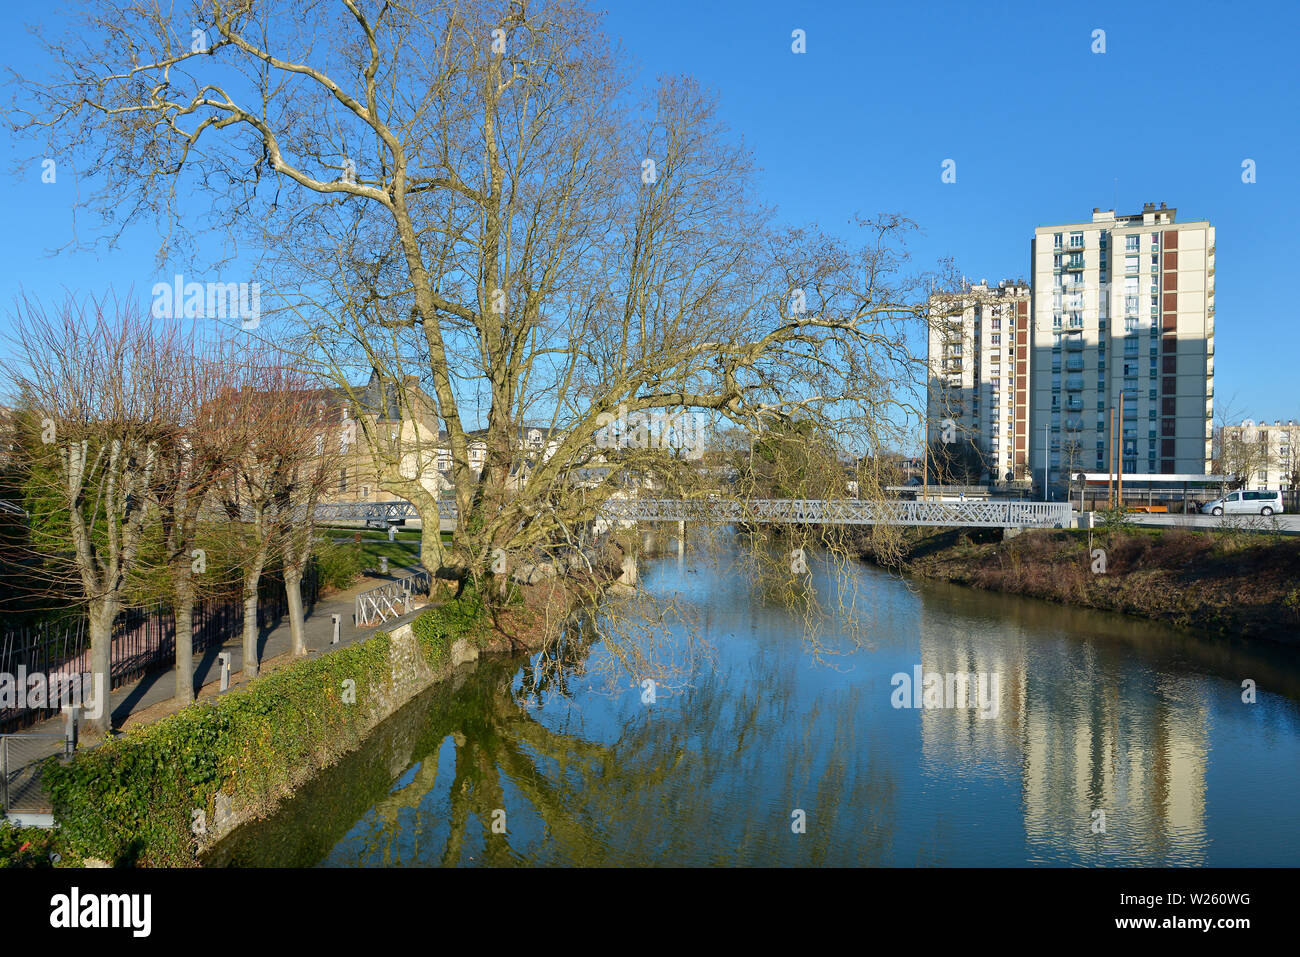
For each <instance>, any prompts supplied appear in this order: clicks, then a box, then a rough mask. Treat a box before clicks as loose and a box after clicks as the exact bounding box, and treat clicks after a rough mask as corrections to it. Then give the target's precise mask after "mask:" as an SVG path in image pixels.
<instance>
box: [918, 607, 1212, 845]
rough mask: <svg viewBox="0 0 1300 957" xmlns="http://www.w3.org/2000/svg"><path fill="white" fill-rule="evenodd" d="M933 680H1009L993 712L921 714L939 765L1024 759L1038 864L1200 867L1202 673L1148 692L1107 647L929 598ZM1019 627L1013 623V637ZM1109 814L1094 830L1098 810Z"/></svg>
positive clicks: (926, 634) (1155, 684) (924, 628)
mask: <svg viewBox="0 0 1300 957" xmlns="http://www.w3.org/2000/svg"><path fill="white" fill-rule="evenodd" d="M920 625H921V654H920V659H921V665H922V667H923V669H924V671H926V672H930V671H934V672H939V673H949V672H957V671H963V670H964V671H967V672H971V671H974V672H991V671H997V672H1000V674H1001V700H1000V702H999V708H998V714H997V717H996V718H981V717H980V716H979V712H978V710H976V709H975V708H973V707H971V708H968V709H933V710H932V709H925V710H923V711H922V712H921V729H922V731H921V740H922V752H923V755H924V758H925V761H926V764H927V765H929V766H931V767H942V766H945V765H947V766H949V767H951V768H962V767H966V768H970V769H971V770H972V773H985V774H986V773H987V769H988V768H989V765H990V764H999V765H1002V764H1004V762H1005V764H1006V765H1007V766H1011V764H1012V762H1016V763H1018V764H1019V767H1020V772H1021V781H1022V795H1023V803H1024V823H1025V839H1026V844H1027V849H1028V851H1029V858H1030V860H1050V861H1060V860H1089V859H1091V858H1092V857H1094V856H1095V855H1097V854H1099V853H1104V854H1105V855H1106V857H1107V859H1108V860H1112V861H1113V860H1114V859H1115V858H1119V859H1122V860H1131V861H1133V862H1134V863H1150V864H1155V863H1169V864H1195V863H1199V862H1201V860H1202V858H1203V851H1204V848H1205V845H1206V834H1205V756H1206V750H1207V746H1208V744H1207V742H1208V732H1207V722H1208V711H1207V708H1206V707H1205V705H1204V704H1203V703H1202V702H1203V693H1202V689H1201V687H1200V684H1201V679H1199V678H1197V677H1196V676H1188V677H1186V678H1181V679H1180V678H1169V677H1164V678H1157V677H1156V676H1154V675H1147V674H1146V673H1143V674H1144V677H1146V678H1147V680H1148V682H1149V683H1145V684H1138V683H1137V681H1136V680H1135V679H1133V678H1132V677H1125V674H1126V673H1127V674H1130V675H1131V674H1132V671H1131V669H1126V668H1123V667H1120V662H1119V661H1117V660H1116V659H1117V658H1118V657H1119V656H1121V655H1124V654H1126V652H1124V651H1121V650H1119V649H1114V650H1112V649H1110V648H1109V647H1107V646H1106V645H1105V644H1096V645H1091V644H1090V645H1084V644H1081V643H1079V642H1078V641H1075V640H1072V639H1068V638H1067V639H1053V638H1050V637H1042V638H1033V639H1026V638H1025V637H1024V633H1023V632H1022V631H1021V630H1020V629H1018V628H1015V624H1014V619H1012V618H1007V617H999V618H998V619H997V620H996V621H994V620H992V619H984V618H982V617H977V616H975V615H967V614H963V609H962V608H959V607H953V605H951V604H950V603H948V602H947V601H943V602H939V603H935V604H934V605H932V606H931V604H930V603H929V602H926V601H923V602H922V603H921V622H920ZM1012 629H1015V630H1014V631H1013V630H1012ZM1098 809H1100V810H1103V811H1105V814H1106V832H1105V833H1104V834H1094V833H1093V832H1092V829H1091V826H1092V823H1093V820H1094V819H1093V817H1092V812H1093V811H1094V810H1098Z"/></svg>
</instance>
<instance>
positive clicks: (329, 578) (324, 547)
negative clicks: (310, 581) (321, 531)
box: [312, 536, 361, 591]
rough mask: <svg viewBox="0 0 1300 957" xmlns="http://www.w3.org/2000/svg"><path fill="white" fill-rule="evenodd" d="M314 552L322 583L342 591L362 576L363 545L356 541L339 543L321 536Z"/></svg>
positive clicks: (313, 549)
mask: <svg viewBox="0 0 1300 957" xmlns="http://www.w3.org/2000/svg"><path fill="white" fill-rule="evenodd" d="M312 554H313V556H314V557H315V559H316V566H317V568H319V569H320V581H321V584H322V585H325V586H327V587H329V588H337V589H339V590H340V591H342V590H343V589H345V588H350V587H351V586H352V583H353V582H355V581H356V580H357V579H358V578H360V577H361V546H360V545H358V544H356V543H355V542H345V543H342V544H337V543H335V542H333V541H331V540H330V539H329V538H327V537H325V536H321V537H319V538H317V539H316V542H315V544H314V545H313V546H312Z"/></svg>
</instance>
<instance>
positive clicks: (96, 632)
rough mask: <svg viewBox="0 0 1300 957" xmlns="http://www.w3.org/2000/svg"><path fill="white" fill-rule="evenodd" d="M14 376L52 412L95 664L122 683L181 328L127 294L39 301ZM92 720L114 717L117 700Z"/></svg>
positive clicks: (23, 322) (104, 723) (45, 425)
mask: <svg viewBox="0 0 1300 957" xmlns="http://www.w3.org/2000/svg"><path fill="white" fill-rule="evenodd" d="M14 338H15V345H16V347H17V348H16V356H15V358H14V360H12V361H11V362H10V363H9V371H10V375H11V377H12V379H13V381H14V382H15V384H16V385H17V386H18V388H19V389H21V390H22V391H24V392H25V393H26V394H27V396H29V397H30V399H31V401H32V403H33V404H34V406H35V408H36V409H38V410H39V411H40V412H41V413H42V423H41V427H42V436H41V437H42V441H43V443H44V444H45V447H46V450H47V451H46V453H45V458H46V462H45V464H46V465H47V466H48V468H49V471H48V473H47V474H51V475H53V476H55V477H56V478H57V487H56V488H55V489H54V490H53V492H54V494H53V496H52V500H53V501H55V502H56V503H57V507H58V508H59V509H60V510H61V511H62V512H64V513H66V517H67V522H68V534H69V537H70V540H71V545H72V562H73V564H74V567H75V580H76V582H77V583H78V584H79V586H80V594H81V598H82V600H83V601H84V602H85V605H86V610H87V617H88V625H89V629H88V630H89V634H90V663H91V672H92V673H93V675H94V676H95V680H96V682H102V684H101V685H99V687H101V688H102V689H103V693H104V695H105V697H106V696H107V695H108V692H109V691H110V689H111V688H112V676H111V658H112V640H113V624H114V621H115V620H116V618H117V615H118V612H119V611H120V610H121V609H122V607H123V598H124V594H125V591H126V587H127V583H128V579H129V577H130V576H131V574H132V572H133V571H135V569H136V565H137V558H138V555H139V551H140V548H141V545H142V543H143V541H144V539H145V536H146V533H147V531H148V518H149V515H150V501H151V498H150V493H151V491H152V489H153V487H154V483H155V481H156V475H157V471H158V467H159V458H160V454H161V450H162V449H163V448H164V446H166V445H167V444H169V443H170V442H171V441H172V440H173V439H174V435H175V429H174V423H175V418H174V412H175V410H174V409H172V408H171V407H170V406H169V401H170V399H171V398H172V397H173V394H172V391H171V388H172V385H173V384H174V378H173V376H174V374H175V371H176V355H177V350H178V345H179V343H180V336H179V332H178V329H177V326H176V325H175V324H174V323H170V322H166V321H158V320H150V319H149V318H148V316H147V315H146V314H145V312H144V311H143V310H142V309H140V308H139V307H137V306H133V305H131V304H129V303H121V304H119V303H117V302H114V301H111V300H108V299H102V300H98V301H97V300H94V299H88V300H82V301H76V300H72V299H69V300H68V301H67V302H65V303H64V304H63V305H62V306H61V308H60V309H59V310H58V311H57V312H53V313H51V312H49V311H47V310H46V309H45V308H44V307H42V306H41V305H39V304H37V303H34V302H32V301H25V302H23V303H22V304H21V306H20V308H19V310H18V315H17V320H16V323H15V337H14ZM96 704H97V706H98V710H99V714H98V716H97V717H96V718H94V719H93V726H95V727H96V728H98V729H99V730H101V731H107V730H108V729H109V728H110V726H111V719H112V715H111V709H110V708H109V707H108V702H107V701H106V700H105V701H101V702H97V703H96Z"/></svg>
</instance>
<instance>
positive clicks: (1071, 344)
mask: <svg viewBox="0 0 1300 957" xmlns="http://www.w3.org/2000/svg"><path fill="white" fill-rule="evenodd" d="M1061 344H1062V345H1064V346H1065V349H1066V351H1067V352H1082V351H1083V336H1066V337H1065V338H1063V339H1062V340H1061Z"/></svg>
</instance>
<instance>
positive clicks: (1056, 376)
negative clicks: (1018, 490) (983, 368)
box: [1029, 203, 1214, 494]
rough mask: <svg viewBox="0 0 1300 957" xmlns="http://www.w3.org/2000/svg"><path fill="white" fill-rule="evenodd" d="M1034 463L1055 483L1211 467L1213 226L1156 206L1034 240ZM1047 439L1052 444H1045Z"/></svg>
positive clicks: (1105, 214) (1049, 231)
mask: <svg viewBox="0 0 1300 957" xmlns="http://www.w3.org/2000/svg"><path fill="white" fill-rule="evenodd" d="M1032 259H1033V330H1032V337H1031V339H1032V353H1031V362H1030V376H1031V381H1032V390H1031V396H1030V407H1031V413H1030V438H1029V447H1030V461H1031V465H1032V468H1033V473H1034V477H1035V480H1036V481H1040V482H1041V481H1042V478H1043V471H1044V448H1046V450H1047V458H1048V463H1047V469H1048V475H1047V482H1048V485H1049V487H1052V488H1054V489H1056V490H1057V494H1059V489H1060V488H1061V487H1063V486H1064V484H1065V482H1066V481H1068V478H1069V475H1070V474H1072V473H1075V472H1080V471H1084V472H1097V471H1105V470H1107V469H1108V467H1109V465H1110V446H1109V445H1108V442H1109V441H1110V440H1111V434H1112V433H1111V432H1110V429H1111V424H1110V417H1111V411H1112V410H1115V414H1116V416H1117V417H1118V415H1119V405H1120V394H1121V393H1123V395H1124V409H1123V418H1122V420H1117V422H1116V425H1115V429H1116V430H1119V429H1120V428H1122V429H1123V433H1122V434H1123V467H1124V471H1125V472H1126V473H1128V474H1134V473H1164V474H1168V473H1175V472H1177V473H1192V474H1205V473H1206V472H1207V471H1209V466H1210V459H1211V437H1212V417H1213V415H1212V414H1213V396H1214V227H1213V226H1211V225H1210V224H1209V223H1208V222H1204V221H1200V222H1189V223H1178V222H1175V210H1173V209H1168V208H1166V207H1165V205H1164V204H1163V203H1161V204H1160V207H1159V208H1158V209H1157V208H1156V206H1155V204H1154V203H1147V204H1146V205H1145V206H1144V207H1143V210H1142V212H1141V213H1137V214H1134V215H1130V216H1116V215H1115V212H1114V210H1100V209H1094V210H1093V213H1092V220H1091V222H1086V223H1066V224H1062V225H1057V226H1040V227H1038V228H1037V229H1036V230H1035V231H1034V241H1033V254H1032ZM1044 441H1046V442H1047V445H1046V447H1045V446H1044V444H1043V443H1044Z"/></svg>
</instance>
